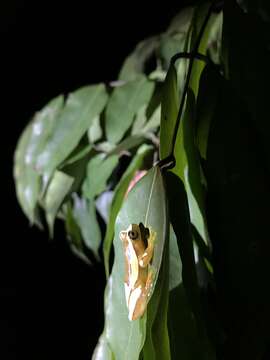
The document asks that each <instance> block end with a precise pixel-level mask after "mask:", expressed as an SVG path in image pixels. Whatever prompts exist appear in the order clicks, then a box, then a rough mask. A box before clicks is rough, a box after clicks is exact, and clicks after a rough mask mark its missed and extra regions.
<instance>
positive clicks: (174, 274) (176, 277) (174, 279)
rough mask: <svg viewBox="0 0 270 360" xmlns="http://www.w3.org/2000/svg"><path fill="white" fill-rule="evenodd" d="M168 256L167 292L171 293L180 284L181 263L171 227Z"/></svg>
mask: <svg viewBox="0 0 270 360" xmlns="http://www.w3.org/2000/svg"><path fill="white" fill-rule="evenodd" d="M169 254H170V257H169V264H170V271H169V290H170V291H171V290H173V289H174V288H176V287H177V286H178V285H179V284H180V283H181V282H182V262H181V258H180V254H179V249H178V244H177V238H176V236H175V232H174V231H173V227H172V226H170V245H169Z"/></svg>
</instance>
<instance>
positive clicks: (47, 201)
mask: <svg viewBox="0 0 270 360" xmlns="http://www.w3.org/2000/svg"><path fill="white" fill-rule="evenodd" d="M73 181H74V178H72V177H71V176H68V175H67V174H65V173H63V172H61V171H58V170H57V171H55V173H54V175H53V177H52V179H51V181H50V183H49V186H48V188H47V191H46V194H45V197H44V209H45V211H46V220H47V223H48V226H49V230H50V235H51V237H53V226H54V220H55V217H56V215H57V212H58V210H59V208H60V206H61V204H62V202H63V200H64V198H65V197H66V195H67V194H68V192H69V190H70V189H71V186H72V183H73Z"/></svg>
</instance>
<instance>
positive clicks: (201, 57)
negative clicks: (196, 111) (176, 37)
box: [164, 0, 216, 160]
mask: <svg viewBox="0 0 270 360" xmlns="http://www.w3.org/2000/svg"><path fill="white" fill-rule="evenodd" d="M215 5H216V1H215V0H214V1H213V2H212V3H211V5H210V6H209V9H208V12H207V14H206V17H205V19H204V22H203V24H202V27H201V29H200V32H199V34H198V37H197V39H196V43H195V45H194V49H193V51H192V52H190V53H187V52H183V53H179V54H176V55H175V56H173V57H172V61H176V60H177V59H181V58H190V62H189V66H188V73H187V78H186V82H185V86H184V91H183V95H182V98H181V103H180V106H179V111H178V114H177V120H176V124H175V128H174V133H173V138H172V150H171V154H170V155H169V156H168V158H169V159H171V158H172V157H174V149H175V143H176V137H177V133H178V129H179V126H180V122H181V118H182V113H183V109H184V105H185V99H186V95H187V91H188V86H189V81H190V77H191V73H192V66H193V63H194V60H195V59H199V60H203V61H206V59H207V62H208V63H209V62H210V59H209V58H207V56H204V55H202V54H199V53H198V49H199V46H200V42H201V39H202V36H203V33H204V30H205V28H206V26H207V23H208V20H209V18H210V16H211V14H212V11H213V10H214V7H215ZM164 160H165V159H164Z"/></svg>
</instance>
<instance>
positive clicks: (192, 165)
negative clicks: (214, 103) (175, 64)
mask: <svg viewBox="0 0 270 360" xmlns="http://www.w3.org/2000/svg"><path fill="white" fill-rule="evenodd" d="M194 115H195V98H194V94H193V93H192V91H191V90H189V91H188V93H187V100H186V107H185V112H184V115H183V118H182V120H181V123H180V127H179V129H178V133H177V138H176V145H175V159H176V166H175V168H174V169H173V172H174V173H175V174H176V175H177V176H178V177H179V178H180V179H181V180H182V181H183V183H184V185H185V190H186V192H187V197H188V205H189V212H190V218H191V222H192V224H193V225H194V226H195V228H196V229H197V231H198V233H199V234H200V236H201V237H202V239H203V240H204V241H205V243H206V244H208V243H209V236H208V230H207V223H206V215H205V203H204V201H205V200H204V189H203V185H202V177H201V167H200V159H199V153H198V150H197V148H196V146H195V117H194Z"/></svg>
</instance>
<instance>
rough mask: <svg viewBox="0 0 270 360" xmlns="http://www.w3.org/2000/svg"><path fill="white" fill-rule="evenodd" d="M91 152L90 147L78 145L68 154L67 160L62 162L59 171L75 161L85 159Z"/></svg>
mask: <svg viewBox="0 0 270 360" xmlns="http://www.w3.org/2000/svg"><path fill="white" fill-rule="evenodd" d="M91 150H92V146H91V145H83V144H82V145H79V146H77V148H76V149H74V151H73V152H72V153H71V154H70V156H69V157H68V158H67V160H66V161H64V162H63V164H62V165H61V166H60V169H63V168H64V167H66V166H68V165H72V164H74V163H76V162H77V161H79V160H81V159H83V158H84V157H86V156H87V155H88V154H89V153H90V151H91Z"/></svg>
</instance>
